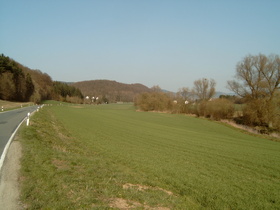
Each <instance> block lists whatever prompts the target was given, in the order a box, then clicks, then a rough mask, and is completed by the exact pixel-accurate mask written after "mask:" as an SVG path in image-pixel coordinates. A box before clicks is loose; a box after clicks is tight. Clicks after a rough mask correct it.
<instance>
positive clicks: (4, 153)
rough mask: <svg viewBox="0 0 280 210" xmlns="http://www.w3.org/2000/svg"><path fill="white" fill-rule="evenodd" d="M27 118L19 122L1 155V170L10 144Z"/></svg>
mask: <svg viewBox="0 0 280 210" xmlns="http://www.w3.org/2000/svg"><path fill="white" fill-rule="evenodd" d="M34 112H35V110H34V111H33V112H31V114H30V116H31V115H32V114H33V113H34ZM26 119H27V117H25V118H24V119H23V120H22V121H21V122H20V123H19V124H18V127H17V128H16V129H15V131H14V132H13V134H12V135H11V137H10V138H9V141H8V143H7V144H6V146H5V148H4V150H3V153H2V155H1V158H0V172H1V170H2V166H3V163H4V160H5V157H6V154H7V152H8V149H9V147H10V144H11V142H12V140H13V138H14V136H15V135H16V132H17V130H18V129H19V127H20V126H21V124H22V123H23V122H24V121H25V120H26Z"/></svg>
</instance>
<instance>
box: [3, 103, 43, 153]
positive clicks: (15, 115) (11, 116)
mask: <svg viewBox="0 0 280 210" xmlns="http://www.w3.org/2000/svg"><path fill="white" fill-rule="evenodd" d="M37 108H38V106H29V107H25V108H21V109H16V110H12V111H7V112H0V157H1V156H2V153H3V151H4V148H5V146H6V144H7V142H8V141H9V139H10V137H11V135H12V133H13V132H14V131H15V129H16V128H17V127H18V125H19V123H20V122H21V121H22V120H23V119H24V118H25V117H26V116H27V113H28V112H30V113H31V112H33V111H34V110H36V109H37Z"/></svg>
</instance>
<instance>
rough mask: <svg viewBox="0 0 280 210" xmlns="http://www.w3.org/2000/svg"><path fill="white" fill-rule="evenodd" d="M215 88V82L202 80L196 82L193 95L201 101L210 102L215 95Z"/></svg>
mask: <svg viewBox="0 0 280 210" xmlns="http://www.w3.org/2000/svg"><path fill="white" fill-rule="evenodd" d="M215 86H216V82H215V80H213V79H206V78H202V79H199V80H196V81H194V87H193V93H194V95H195V96H197V97H198V99H199V100H201V101H208V100H209V99H210V98H212V97H213V96H214V95H215Z"/></svg>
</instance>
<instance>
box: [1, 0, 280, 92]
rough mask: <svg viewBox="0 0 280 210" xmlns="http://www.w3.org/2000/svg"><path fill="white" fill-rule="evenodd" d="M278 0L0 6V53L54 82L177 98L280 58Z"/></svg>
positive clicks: (12, 0)
mask: <svg viewBox="0 0 280 210" xmlns="http://www.w3.org/2000/svg"><path fill="white" fill-rule="evenodd" d="M279 11H280V1H279V0H263V1H260V0H251V1H250V0H231V1H227V0H213V1H210V0H201V1H199V0H192V1H188V0H184V1H179V0H169V1H166V0H42V1H41V0H40V1H38V0H0V53H4V54H5V55H6V56H9V57H11V58H13V59H15V60H16V61H18V62H20V63H22V64H23V65H25V66H27V67H29V68H31V69H39V70H41V71H42V72H45V73H47V74H49V75H50V76H51V77H52V79H53V80H59V81H67V82H70V81H71V82H76V81H83V80H95V79H109V80H116V81H118V82H123V83H129V84H130V83H142V84H144V85H146V86H148V87H151V86H153V85H159V86H160V87H161V88H163V89H167V90H170V91H177V90H178V88H181V87H190V88H191V87H193V82H194V81H195V80H197V79H200V78H203V77H205V78H213V79H214V80H216V82H217V86H216V89H217V90H218V91H224V92H229V91H228V90H227V89H226V88H225V86H226V81H228V80H231V79H233V77H234V74H235V66H236V64H237V62H239V61H241V60H242V58H244V57H245V56H247V55H248V54H252V55H257V54H259V53H263V54H266V55H269V54H272V53H274V54H278V55H279V54H280V12H279Z"/></svg>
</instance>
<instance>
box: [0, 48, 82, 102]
mask: <svg viewBox="0 0 280 210" xmlns="http://www.w3.org/2000/svg"><path fill="white" fill-rule="evenodd" d="M0 99H2V100H9V101H19V102H26V101H32V102H34V103H40V102H41V101H43V100H50V99H54V100H60V101H69V102H75V103H81V102H82V101H83V100H82V99H83V95H82V93H81V91H80V90H79V89H78V88H75V87H73V86H70V85H68V84H65V83H63V82H57V81H53V80H52V79H51V77H50V76H49V75H48V74H46V73H42V72H41V71H39V70H31V69H29V68H27V67H25V66H23V65H21V64H19V63H18V62H16V61H14V60H13V59H11V58H9V57H7V56H5V55H3V54H1V55H0Z"/></svg>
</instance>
